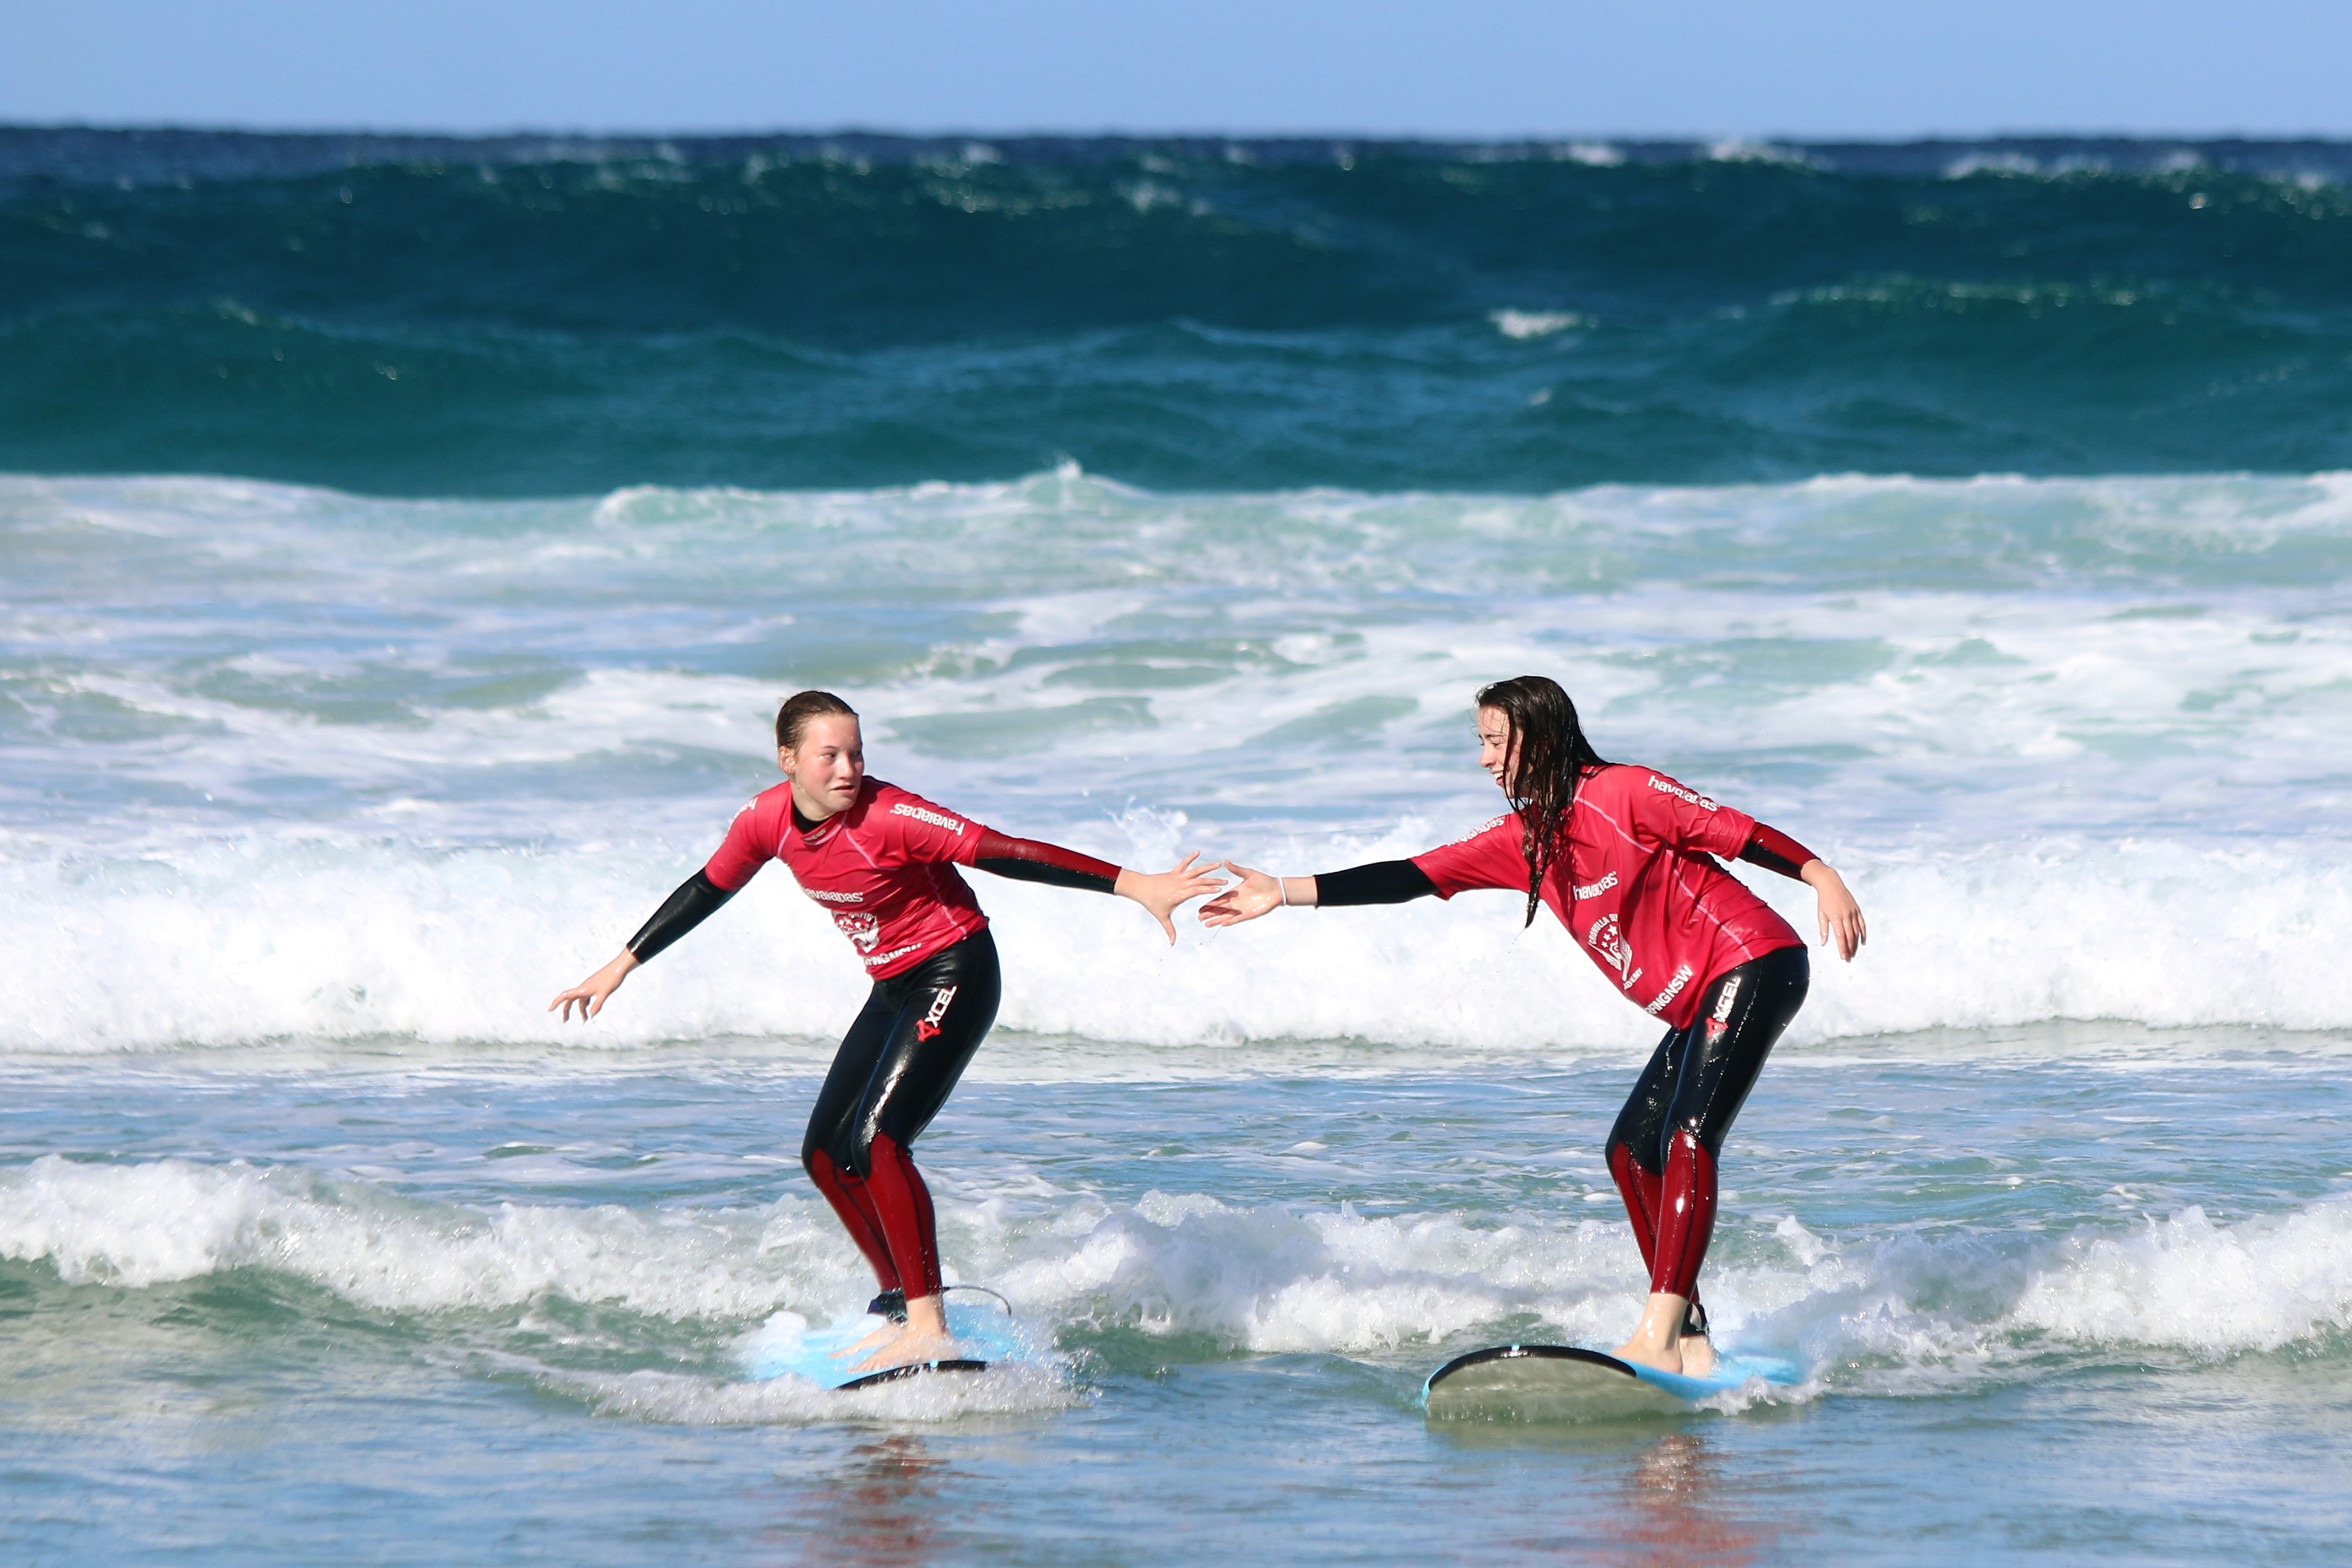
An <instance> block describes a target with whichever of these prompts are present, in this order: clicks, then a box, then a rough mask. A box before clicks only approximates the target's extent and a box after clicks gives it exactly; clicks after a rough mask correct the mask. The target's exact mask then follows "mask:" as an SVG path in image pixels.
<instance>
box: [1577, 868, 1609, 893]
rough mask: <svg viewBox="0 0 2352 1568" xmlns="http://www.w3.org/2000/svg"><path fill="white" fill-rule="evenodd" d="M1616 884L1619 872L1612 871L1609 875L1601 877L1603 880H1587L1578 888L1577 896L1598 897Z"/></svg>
mask: <svg viewBox="0 0 2352 1568" xmlns="http://www.w3.org/2000/svg"><path fill="white" fill-rule="evenodd" d="M1616 885H1617V873H1616V872H1614V871H1612V872H1610V873H1609V874H1608V875H1607V876H1605V877H1603V878H1601V880H1599V881H1597V882H1587V883H1585V884H1584V886H1582V887H1581V888H1579V889H1576V896H1577V897H1578V898H1580V899H1597V898H1599V897H1600V896H1601V894H1603V893H1605V892H1607V891H1608V890H1609V889H1612V888H1613V887H1615V886H1616Z"/></svg>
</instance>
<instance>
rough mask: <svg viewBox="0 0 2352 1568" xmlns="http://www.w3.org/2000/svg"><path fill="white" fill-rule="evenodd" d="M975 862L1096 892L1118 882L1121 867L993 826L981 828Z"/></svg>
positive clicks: (998, 872)
mask: <svg viewBox="0 0 2352 1568" xmlns="http://www.w3.org/2000/svg"><path fill="white" fill-rule="evenodd" d="M972 865H973V866H974V867H975V868H978V869H980V870H982V871H986V872H988V873H989V874H990V875H992V876H996V877H1010V878H1012V879H1013V880H1014V881H1016V882H1044V883H1045V884H1046V885H1047V886H1049V887H1055V888H1077V889H1083V890H1085V891H1087V892H1094V893H1108V892H1110V891H1112V890H1114V889H1116V888H1117V887H1118V867H1116V866H1114V865H1112V864H1111V863H1110V862H1109V861H1108V860H1097V859H1096V858H1094V857H1093V856H1091V855H1081V854H1079V853H1078V852H1077V851H1076V850H1075V849H1065V848H1063V847H1061V846H1060V845H1058V844H1047V843H1045V842H1044V841H1043V840H1041V839H1035V838H1007V837H1005V836H1004V835H1003V834H1002V833H999V832H997V831H996V830H995V829H994V828H992V827H983V828H982V829H981V830H980V852H979V854H978V855H977V856H976V857H974V858H973V860H972Z"/></svg>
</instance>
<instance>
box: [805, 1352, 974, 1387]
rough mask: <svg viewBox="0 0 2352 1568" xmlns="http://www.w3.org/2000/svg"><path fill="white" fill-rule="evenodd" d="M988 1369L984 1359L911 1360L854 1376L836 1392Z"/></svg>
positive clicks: (840, 1385)
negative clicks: (928, 1375) (923, 1375)
mask: <svg viewBox="0 0 2352 1568" xmlns="http://www.w3.org/2000/svg"><path fill="white" fill-rule="evenodd" d="M987 1370H988V1363H986V1362H984V1361H966V1360H961V1359H957V1360H950V1361H910V1362H908V1363H907V1364H906V1365H904V1366H886V1367H884V1368H883V1369H882V1370H881V1371H880V1372H869V1373H866V1375H865V1376H864V1377H853V1378H851V1379H850V1380H849V1381H848V1382H847V1383H845V1384H839V1385H837V1386H836V1387H835V1389H834V1392H835V1394H855V1393H856V1392H857V1391H858V1390H859V1389H861V1388H877V1387H879V1386H881V1385H882V1384H886V1383H896V1382H898V1380H899V1379H900V1378H906V1377H920V1376H921V1375H922V1374H923V1373H927V1372H986V1371H987Z"/></svg>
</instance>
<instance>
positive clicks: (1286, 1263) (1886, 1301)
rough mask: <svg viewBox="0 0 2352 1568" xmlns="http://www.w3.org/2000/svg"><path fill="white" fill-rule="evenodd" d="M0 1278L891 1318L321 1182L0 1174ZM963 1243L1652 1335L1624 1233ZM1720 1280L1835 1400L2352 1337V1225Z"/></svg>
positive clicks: (755, 1267) (1407, 1332)
mask: <svg viewBox="0 0 2352 1568" xmlns="http://www.w3.org/2000/svg"><path fill="white" fill-rule="evenodd" d="M0 1198H5V1202H0V1257H5V1258H16V1259H26V1260H36V1261H47V1263H49V1264H50V1265H51V1266H52V1267H54V1268H56V1269H57V1271H58V1275H59V1276H60V1277H61V1278H62V1279H65V1280H67V1281H68V1282H69V1283H74V1284H79V1285H84V1286H100V1287H113V1288H121V1289H145V1288H151V1287H153V1286H157V1285H162V1284H166V1283H170V1282H172V1281H176V1280H184V1279H195V1278H201V1277H204V1276H206V1275H209V1274H215V1273H219V1272H225V1271H228V1270H232V1269H240V1268H255V1269H267V1270H272V1271H276V1272H279V1273H283V1274H287V1275H289V1276H292V1277H294V1278H298V1279H304V1280H307V1281H309V1282H310V1283H313V1284H316V1285H318V1286H320V1287H322V1288H324V1289H330V1290H332V1291H334V1292H335V1293H336V1294H338V1295H341V1296H342V1297H344V1298H345V1299H347V1300H352V1301H355V1302H359V1303H361V1304H363V1305H366V1306H369V1307H372V1308H376V1309H379V1310H387V1311H394V1312H399V1313H404V1314H422V1315H425V1316H430V1315H433V1314H438V1313H446V1312H451V1311H476V1312H479V1311H484V1310H490V1311H503V1312H505V1313H508V1314H511V1315H513V1316H514V1319H515V1321H516V1322H517V1323H518V1325H520V1324H521V1323H522V1322H524V1321H525V1320H526V1319H527V1317H528V1315H529V1312H528V1310H529V1309H530V1307H531V1306H532V1305H534V1304H535V1303H538V1302H541V1301H543V1300H550V1299H562V1300H572V1301H578V1302H585V1303H603V1304H610V1305H613V1306H616V1307H621V1308H625V1309H627V1310H633V1311H635V1312H638V1313H641V1314H644V1315H646V1316H647V1317H650V1318H657V1319H666V1320H675V1321H688V1320H692V1321H709V1322H714V1323H720V1324H724V1323H739V1324H742V1325H745V1326H746V1327H747V1328H748V1326H749V1325H751V1324H753V1323H756V1322H758V1321H761V1320H762V1319H764V1318H765V1317H767V1316H768V1315H769V1314H770V1313H772V1312H774V1311H778V1310H797V1311H800V1312H802V1313H803V1315H813V1316H816V1317H820V1318H825V1319H830V1318H833V1317H837V1316H839V1315H841V1314H843V1313H844V1312H848V1311H854V1310H856V1302H857V1301H858V1300H861V1299H862V1297H863V1294H864V1291H865V1289H868V1288H869V1287H868V1286H866V1284H865V1283H864V1281H863V1278H862V1274H863V1271H862V1268H861V1267H860V1266H859V1264H858V1262H857V1260H856V1257H855V1255H854V1254H853V1253H852V1252H851V1251H850V1249H849V1247H848V1246H847V1244H846V1243H845V1241H843V1240H842V1238H841V1237H839V1236H838V1235H837V1234H835V1232H834V1231H833V1229H832V1227H831V1226H829V1225H827V1224H824V1223H823V1221H822V1218H821V1216H820V1215H817V1213H816V1212H815V1205H814V1202H813V1201H811V1202H808V1203H803V1202H801V1201H799V1200H796V1199H787V1200H784V1201H783V1202H782V1203H780V1204H779V1205H776V1206H775V1207H774V1208H772V1209H770V1210H766V1211H760V1212H748V1211H727V1212H723V1213H719V1214H707V1213H674V1212H670V1211H654V1212H645V1211H636V1210H628V1209H621V1208H615V1207H595V1208H562V1207H549V1206H533V1205H500V1206H499V1207H498V1208H496V1209H491V1210H476V1209H467V1208H458V1207H452V1206H449V1205H425V1204H418V1203H413V1202H407V1201H404V1200H395V1199H394V1198H392V1197H390V1196H389V1195H388V1194H383V1193H382V1192H381V1191H379V1190H378V1189H375V1188H373V1187H372V1186H370V1185H368V1184H364V1183H359V1182H340V1183H331V1182H328V1181H325V1180H323V1179H322V1178H319V1177H316V1176H312V1175H309V1174H306V1173H301V1172H298V1171H289V1170H278V1171H262V1170H257V1169H254V1168H250V1167H246V1166H235V1165H233V1166H225V1167H224V1166H204V1165H196V1164H193V1163H186V1162H182V1161H161V1162H154V1163H145V1164H138V1165H126V1166H113V1167H110V1166H93V1165H87V1164H76V1163H68V1162H66V1161H63V1160H59V1159H57V1158H54V1157H50V1158H45V1159H42V1160H39V1161H37V1162H35V1163H33V1164H32V1165H30V1166H28V1167H20V1168H18V1169H16V1170H14V1171H9V1172H6V1173H0ZM940 1213H941V1226H942V1229H941V1237H942V1244H943V1247H944V1249H945V1250H946V1252H947V1254H948V1256H949V1258H950V1261H951V1263H953V1264H955V1265H957V1266H959V1267H960V1268H961V1269H963V1270H965V1271H968V1272H969V1273H971V1274H974V1275H977V1276H979V1277H982V1278H985V1279H989V1280H990V1281H992V1284H993V1285H994V1286H995V1287H996V1288H998V1289H1001V1290H1003V1293H1004V1294H1005V1295H1006V1296H1007V1297H1008V1298H1009V1299H1010V1300H1011V1302H1012V1304H1013V1309H1014V1310H1015V1311H1016V1312H1017V1313H1018V1314H1020V1315H1021V1316H1022V1318H1023V1319H1024V1321H1026V1322H1028V1323H1030V1324H1032V1325H1033V1331H1036V1332H1040V1333H1045V1334H1051V1333H1054V1332H1057V1331H1059V1332H1068V1331H1097V1332H1099V1331H1107V1330H1119V1329H1123V1330H1127V1331H1139V1332H1142V1333H1145V1334H1150V1335H1156V1336H1162V1337H1174V1336H1191V1337H1199V1338H1202V1339H1205V1340H1207V1341H1208V1342H1211V1343H1213V1344H1215V1345H1220V1346H1223V1347H1225V1348H1226V1349H1228V1350H1231V1351H1239V1352H1299V1351H1318V1352H1334V1353H1339V1354H1345V1355H1354V1356H1364V1357H1370V1358H1373V1359H1380V1358H1383V1357H1386V1356H1389V1355H1391V1354H1394V1353H1399V1352H1411V1353H1412V1355H1414V1356H1417V1357H1423V1358H1425V1355H1426V1353H1427V1352H1429V1351H1430V1350H1431V1349H1432V1348H1433V1347H1435V1346H1438V1345H1441V1344H1444V1343H1446V1342H1459V1341H1461V1340H1462V1339H1464V1338H1465V1337H1467V1338H1475V1337H1477V1336H1478V1335H1480V1334H1481V1333H1493V1332H1497V1331H1505V1330H1506V1329H1507V1328H1509V1326H1510V1325H1517V1328H1516V1329H1511V1331H1526V1330H1527V1329H1528V1326H1529V1325H1537V1326H1539V1327H1538V1331H1540V1332H1542V1333H1544V1334H1546V1335H1548V1336H1556V1337H1559V1338H1564V1339H1568V1340H1571V1341H1577V1342H1609V1340H1610V1337H1611V1336H1612V1335H1622V1334H1623V1333H1624V1332H1626V1331H1629V1330H1630V1329H1631V1327H1632V1323H1633V1315H1634V1313H1635V1312H1636V1310H1638V1307H1639V1303H1640V1300H1641V1289H1642V1283H1643V1270H1642V1268H1641V1263H1640V1259H1639V1257H1638V1256H1637V1254H1636V1253H1635V1251H1634V1248H1633V1240H1632V1237H1631V1236H1630V1234H1629V1233H1628V1231H1627V1229H1626V1227H1625V1226H1624V1224H1623V1222H1622V1220H1619V1219H1615V1218H1613V1217H1612V1218H1611V1219H1607V1220H1602V1219H1595V1218H1581V1219H1569V1218H1565V1217H1559V1216H1550V1215H1529V1216H1526V1217H1524V1218H1522V1219H1519V1220H1517V1221H1516V1222H1513V1223H1507V1224H1495V1223H1491V1222H1488V1223H1479V1224H1474V1223H1470V1222H1467V1221H1465V1220H1464V1219H1463V1218H1462V1217H1460V1216H1458V1215H1445V1214H1435V1215H1382V1216H1379V1217H1368V1216H1364V1215H1359V1214H1357V1213H1355V1212H1354V1211H1353V1210H1352V1209H1349V1208H1347V1207H1344V1206H1343V1207H1341V1208H1339V1209H1337V1210H1333V1209H1328V1208H1318V1207H1311V1206H1309V1207H1292V1206H1275V1207H1264V1208H1248V1207H1241V1206H1236V1205H1230V1204H1226V1203H1223V1202H1221V1201H1219V1200H1217V1199H1214V1198H1212V1197H1208V1196H1205V1195H1202V1194H1159V1193H1155V1194H1147V1195H1146V1196H1145V1197H1144V1198H1143V1199H1141V1200H1140V1201H1139V1202H1137V1203H1135V1204H1133V1205H1108V1204H1105V1203H1104V1202H1102V1201H1101V1200H1099V1199H1097V1198H1093V1197H1088V1196H1083V1195H1079V1196H1068V1195H1065V1196H1062V1197H1060V1198H1056V1199H1053V1200H1051V1201H1045V1202H1041V1201H1040V1199H1039V1196H1038V1194H1027V1195H1026V1196H1024V1198H1023V1199H1021V1200H1020V1201H1019V1202H1018V1203H1014V1202H1013V1201H1010V1200H1009V1199H1007V1198H1001V1197H991V1196H990V1195H988V1194H974V1196H973V1197H972V1198H971V1199H963V1200H960V1199H957V1198H954V1197H949V1198H946V1199H945V1200H944V1201H943V1202H942V1204H941V1209H940ZM1707 1300H1708V1304H1709V1310H1710V1312H1711V1314H1712V1315H1713V1317H1714V1318H1715V1320H1716V1321H1717V1324H1718V1326H1719V1328H1720V1329H1721V1330H1722V1331H1724V1333H1725V1334H1726V1335H1727V1336H1728V1337H1729V1338H1730V1339H1732V1340H1734V1341H1738V1342H1746V1343H1750V1344H1753V1345H1756V1346H1758V1347H1759V1348H1776V1349H1779V1350H1782V1351H1794V1352H1797V1353H1799V1354H1800V1355H1801V1357H1802V1358H1803V1360H1804V1361H1805V1363H1806V1364H1808V1365H1809V1366H1811V1367H1814V1368H1816V1369H1821V1368H1831V1367H1839V1366H1844V1367H1849V1368H1859V1369H1861V1370H1860V1371H1859V1373H1853V1372H1847V1373H1832V1374H1831V1375H1832V1378H1833V1379H1843V1380H1844V1381H1847V1382H1853V1380H1854V1378H1855V1377H1857V1376H1858V1377H1860V1378H1861V1380H1862V1382H1863V1383H1864V1384H1874V1385H1885V1386H1887V1387H1890V1388H1895V1389H1900V1388H1903V1387H1907V1386H1914V1385H1918V1384H1922V1383H1923V1381H1924V1383H1925V1384H1937V1383H1944V1384H1948V1383H1950V1382H1952V1381H1954V1380H1959V1381H1962V1382H1965V1381H1968V1380H1970V1379H1976V1378H1981V1377H1988V1376H1990V1377H2000V1378H2005V1377H2011V1376H2017V1375H2026V1374H2028V1373H2030V1366H2029V1363H2032V1361H2033V1359H2034V1358H2036V1357H2046V1356H2047V1355H2049V1354H2050V1353H2053V1351H2056V1352H2105V1351H2109V1350H2112V1349H2114V1348H2116V1347H2123V1346H2136V1347H2141V1348H2144V1349H2148V1350H2159V1351H2165V1352H2174V1353H2179V1354H2185V1355H2188V1356H2190V1357H2192V1358H2202V1359H2210V1358H2213V1357H2219V1356H2229V1355H2236V1354H2243V1353H2248V1352H2272V1351H2276V1350H2279V1349H2281V1348H2283V1347H2286V1346H2290V1345H2294V1344H2298V1343H2305V1342H2317V1341H2320V1340H2323V1339H2326V1337H2328V1336H2333V1335H2340V1334H2341V1333H2343V1332H2345V1331H2347V1330H2352V1200H2347V1199H2342V1198H2334V1199H2326V1200H2322V1201H2319V1202H2316V1203H2314V1204H2310V1205H2305V1206H2304V1207H2302V1208H2299V1209H2294V1210H2291V1211H2287V1212H2283V1213H2277V1214H2272V1215H2260V1216H2256V1217H2253V1218H2250V1219H2247V1220H2244V1221H2242V1222H2240V1223H2237V1224H2235V1225H2228V1226H2223V1225H2217V1224H2215V1223H2214V1222H2212V1221H2211V1220H2210V1219H2208V1218H2207V1217H2206V1216H2205V1215H2204V1214H2203V1213H2202V1212H2201V1211H2199V1210H2196V1209H2189V1210H2184V1211H2182V1212H2180V1213H2179V1214H2176V1215H2172V1216H2170V1217H2168V1218H2164V1219H2158V1220H2153V1221H2147V1222H2144V1223H2143V1224H2142V1226H2140V1227H2139V1228H2137V1229H2128V1230H2120V1231H2119V1230H2117V1229H2116V1228H2115V1227H2113V1226H2101V1227H2097V1228H2093V1229H2084V1230H2082V1231H2080V1232H2077V1233H2075V1234H2073V1235H2070V1236H2064V1237H2057V1238H2051V1237H2043V1236H2042V1235H2039V1234H2033V1233H2025V1232H2019V1233H2008V1234H2004V1233H1996V1232H1981V1231H1979V1232H1966V1233H1947V1234H1945V1235H1943V1236H1940V1237H1936V1238H1934V1239H1928V1238H1925V1237H1920V1236H1917V1235H1915V1234H1909V1233H1903V1234H1897V1235H1895V1236H1892V1237H1876V1238H1874V1237H1867V1236H1864V1237H1844V1238H1830V1237H1823V1236H1821V1235H1817V1234H1816V1233H1815V1232H1813V1231H1812V1230H1811V1229H1809V1228H1808V1227H1807V1226H1804V1225H1803V1224H1801V1222H1800V1221H1799V1220H1798V1219H1796V1218H1794V1217H1783V1218H1780V1219H1778V1220H1771V1219H1769V1218H1767V1219H1759V1220H1749V1221H1747V1222H1745V1223H1740V1222H1736V1221H1735V1222H1728V1223H1727V1224H1726V1226H1725V1227H1724V1229H1723V1231H1722V1232H1721V1233H1719V1236H1718V1242H1717V1257H1716V1258H1714V1259H1713V1260H1712V1261H1711V1263H1710V1268H1709V1272H1708V1286H1707ZM564 1375H565V1376H567V1377H568V1376H571V1374H564ZM1049 1381H1052V1382H1054V1383H1055V1384H1058V1381H1059V1380H1058V1379H1049ZM572 1385H573V1386H575V1387H576V1388H577V1389H578V1390H579V1391H581V1392H582V1393H583V1396H585V1397H590V1398H593V1400H595V1401H597V1402H598V1403H600V1404H604V1405H610V1406H612V1407H614V1408H616V1409H633V1410H638V1411H640V1412H644V1413H649V1414H656V1415H661V1416H662V1417H663V1418H666V1419H694V1420H734V1419H754V1418H762V1413H763V1412H766V1413H767V1414H769V1415H789V1414H791V1413H793V1412H799V1411H802V1406H803V1404H804V1403H805V1401H803V1402H802V1403H799V1404H796V1403H794V1401H795V1399H797V1398H798V1396H797V1395H792V1394H774V1393H772V1394H745V1393H742V1392H740V1391H737V1390H734V1389H731V1388H726V1387H721V1386H719V1385H718V1384H713V1383H711V1382H710V1381H709V1380H705V1379H696V1378H692V1377H681V1378H671V1377H668V1376H666V1375H663V1376H653V1375H646V1376H617V1375H615V1376H601V1375H600V1376H582V1377H573V1378H572ZM1043 1387H1044V1385H1043V1384H1039V1385H1037V1386H1031V1385H1030V1384H1028V1383H1017V1382H1016V1384H1005V1385H1004V1386H1003V1387H1002V1388H999V1389H997V1390H996V1391H995V1392H994V1393H986V1394H982V1395H980V1397H981V1399H982V1403H983V1404H985V1403H986V1402H987V1401H988V1400H991V1399H1004V1400H1012V1401H1014V1402H1016V1403H1018V1402H1022V1401H1034V1399H1036V1398H1038V1397H1041V1396H1042V1395H1041V1389H1042V1388H1043ZM779 1400H781V1401H782V1404H781V1405H779V1404H777V1403H776V1402H777V1401H779ZM968 1407H969V1406H967V1405H956V1406H954V1408H957V1409H962V1408H968Z"/></svg>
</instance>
